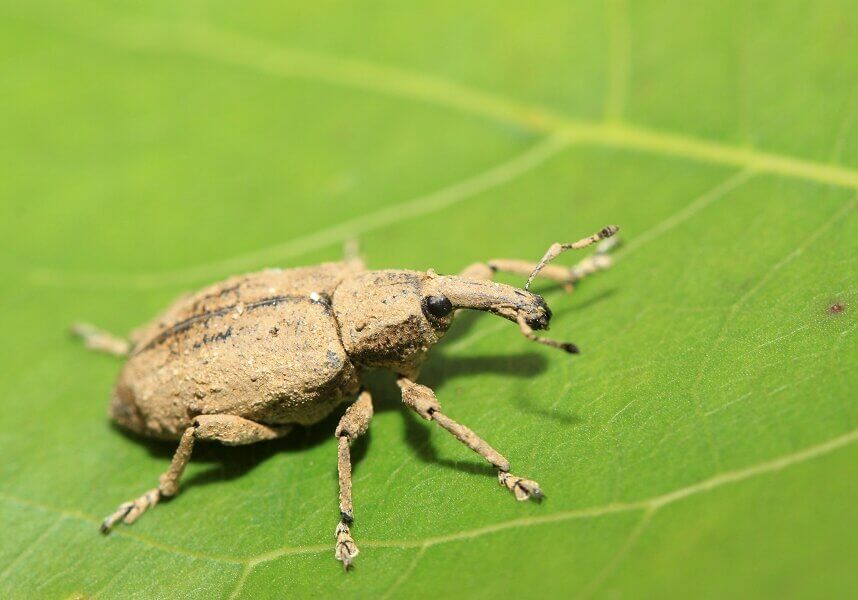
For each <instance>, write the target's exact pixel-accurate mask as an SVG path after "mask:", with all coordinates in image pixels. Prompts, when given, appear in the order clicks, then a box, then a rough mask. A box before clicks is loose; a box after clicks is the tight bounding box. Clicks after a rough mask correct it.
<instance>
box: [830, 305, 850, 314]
mask: <svg viewBox="0 0 858 600" xmlns="http://www.w3.org/2000/svg"><path fill="white" fill-rule="evenodd" d="M844 310H846V305H845V304H843V303H842V302H835V303H834V304H832V305H831V306H829V307H828V312H829V313H830V314H832V315H839V314H840V313H842V312H843V311H844Z"/></svg>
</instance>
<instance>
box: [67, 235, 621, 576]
mask: <svg viewBox="0 0 858 600" xmlns="http://www.w3.org/2000/svg"><path fill="white" fill-rule="evenodd" d="M617 230H618V228H617V227H615V226H609V227H606V228H604V229H602V230H601V231H599V232H598V233H596V234H594V235H591V236H589V237H586V238H584V239H582V240H579V241H578V242H575V243H573V244H553V245H552V246H551V247H550V248H549V249H548V252H546V254H545V255H544V256H543V258H542V260H540V261H539V262H538V263H535V264H534V263H528V262H526V261H521V260H510V259H501V260H491V261H488V262H482V263H475V264H473V265H471V266H470V267H468V268H466V269H465V270H464V271H463V272H462V273H461V274H460V275H458V276H442V275H438V274H437V273H435V272H434V271H432V270H429V271H426V272H419V271H409V270H379V271H370V270H366V269H365V268H364V265H363V263H362V261H361V260H360V259H359V258H358V257H356V256H351V257H347V259H346V260H344V261H342V262H338V263H326V264H321V265H318V266H314V267H306V268H296V269H289V270H279V269H269V270H266V271H261V272H258V273H251V274H247V275H242V276H238V277H232V278H230V279H227V280H225V281H223V282H220V283H216V284H214V285H211V286H209V287H207V288H205V289H203V290H201V291H199V292H197V293H195V294H191V295H188V296H185V297H182V298H180V299H179V300H177V301H176V302H175V303H174V304H173V305H172V306H170V307H169V308H168V309H167V310H166V311H165V312H164V313H163V314H161V315H160V316H159V317H157V318H156V319H154V320H153V321H152V322H151V323H149V324H148V325H145V326H143V327H142V328H140V329H138V330H137V331H135V332H134V333H132V334H131V336H130V339H128V340H125V339H120V338H117V337H114V336H112V335H110V334H109V333H107V332H105V331H103V330H100V329H98V328H96V327H93V326H91V325H85V324H78V325H76V326H74V327H73V331H74V333H76V334H77V335H79V336H80V337H82V338H83V339H84V341H85V343H86V345H87V347H89V348H90V349H93V350H100V351H104V352H108V353H110V354H114V355H119V356H125V357H127V361H126V362H125V365H124V367H123V368H122V370H121V372H120V374H119V377H118V380H117V382H116V385H115V387H114V390H113V393H112V397H111V400H110V406H109V411H108V413H109V416H110V418H112V419H113V420H114V421H115V422H116V423H117V424H118V425H119V426H121V427H123V428H125V429H127V430H130V431H132V432H134V433H136V434H139V435H141V436H145V437H150V438H158V439H166V440H178V447H177V449H176V452H175V455H174V456H173V459H172V462H171V463H170V466H169V467H168V468H167V470H166V471H165V472H164V473H163V474H162V475H161V477H160V479H159V483H158V486H157V487H155V488H152V489H150V490H149V491H147V492H145V493H144V494H142V495H141V496H140V497H138V498H135V499H133V500H131V501H129V502H125V503H123V504H120V505H119V507H118V508H117V509H116V511H115V512H113V513H112V514H110V515H109V516H108V517H107V518H106V519H104V522H103V523H102V525H101V530H102V531H103V532H104V533H108V532H109V531H110V530H111V528H113V527H114V526H115V525H116V524H118V523H119V522H120V521H122V522H124V523H126V524H129V525H130V524H131V523H133V522H134V521H136V520H137V519H138V518H139V517H140V516H141V515H142V514H143V513H145V512H146V511H147V510H149V509H151V508H152V507H154V506H155V505H156V504H157V503H158V502H159V501H160V500H162V499H164V498H170V497H172V496H175V495H176V493H177V492H178V491H179V480H180V479H181V477H182V472H183V471H184V470H185V466H186V465H187V464H188V461H189V460H190V458H191V453H192V451H193V448H194V444H195V443H196V442H197V441H215V442H220V443H222V444H226V445H231V446H233V445H242V444H252V443H255V442H260V441H263V440H271V439H275V438H279V437H282V436H284V435H286V434H287V433H288V432H289V431H290V430H291V429H292V428H294V427H295V426H308V425H313V424H315V423H318V422H319V421H321V420H323V419H324V418H325V417H327V416H328V415H330V414H331V413H332V412H333V411H335V410H336V409H337V407H338V406H340V405H341V404H343V403H345V402H346V401H348V400H350V399H354V401H353V402H352V403H351V404H350V405H349V406H348V407H347V408H346V409H345V411H344V413H343V415H342V418H341V419H340V420H339V424H338V425H337V427H336V430H335V432H334V435H335V437H336V439H337V470H338V479H339V509H340V510H339V512H340V518H339V522H338V524H337V526H336V529H335V532H334V538H335V542H334V555H335V557H336V558H337V559H338V560H340V561H342V564H343V566H344V567H345V568H346V569H348V567H349V566H350V565H351V564H352V561H353V560H354V558H355V556H357V554H358V548H357V545H356V544H355V541H354V539H353V538H352V534H351V527H352V524H353V520H354V513H353V508H352V477H351V469H352V465H351V456H350V447H351V444H352V443H353V442H354V441H355V439H356V438H358V437H359V436H360V435H362V434H363V433H365V432H366V431H367V429H368V427H369V424H370V420H371V419H372V415H373V405H372V396H371V395H370V393H369V391H368V390H367V389H365V388H364V387H363V386H362V384H361V376H362V373H363V372H364V371H365V370H367V369H387V370H390V371H392V372H393V373H395V375H396V376H397V384H398V386H399V388H400V389H401V393H402V401H403V403H404V404H405V405H406V406H407V407H408V408H410V409H412V410H414V411H415V412H416V413H417V414H418V415H420V416H421V417H422V418H424V419H426V420H428V421H434V422H435V423H437V424H438V425H440V426H441V427H442V428H443V429H445V430H446V431H448V432H449V433H451V434H453V436H455V437H456V438H457V439H458V440H459V441H460V442H462V443H463V444H465V445H466V446H467V447H468V448H470V449H471V450H473V451H474V452H476V453H477V454H479V455H480V456H482V457H483V458H484V459H485V460H487V461H488V462H489V463H490V464H491V466H492V467H493V468H494V469H495V470H496V471H497V476H498V481H499V483H500V485H501V486H503V487H505V488H507V489H508V490H510V491H511V492H512V493H513V494H514V496H515V498H517V499H518V500H527V499H528V498H534V499H539V498H541V497H542V491H541V490H540V487H539V484H537V483H536V482H535V481H533V480H531V479H526V478H523V477H518V476H516V475H513V474H512V473H511V472H510V463H509V461H508V460H507V459H506V458H504V456H503V455H501V454H500V453H499V452H497V451H496V450H495V449H494V448H492V447H491V446H490V445H489V444H488V443H487V442H486V441H484V440H483V439H482V438H481V437H479V436H478V435H477V434H476V433H474V432H473V431H472V430H470V429H469V428H468V427H466V426H464V425H462V424H460V423H458V422H456V421H454V420H453V419H452V418H450V417H449V416H447V413H446V412H445V411H443V410H442V409H441V405H440V403H439V402H438V400H437V398H436V397H435V393H434V392H433V390H432V389H430V388H429V387H427V386H425V385H422V384H419V383H417V381H416V380H417V378H418V374H419V372H420V367H421V365H422V364H423V362H424V361H425V360H426V358H427V354H428V352H429V350H430V349H431V348H432V346H434V345H435V344H436V343H437V342H438V341H439V340H440V339H441V338H442V336H443V335H444V333H445V332H446V331H447V330H448V329H449V327H450V325H451V324H452V322H453V318H454V316H455V315H456V313H457V312H458V311H460V310H464V309H474V310H480V311H486V312H490V313H493V314H495V315H498V316H500V317H503V318H505V319H508V320H510V321H512V322H514V323H516V324H517V325H518V328H519V331H520V332H521V333H522V334H523V335H525V336H526V337H527V338H529V339H531V340H533V341H536V342H539V343H543V344H546V345H548V346H552V347H555V348H559V349H562V350H565V351H567V352H570V353H577V352H578V349H577V347H576V346H575V345H574V344H569V343H561V342H557V341H554V340H550V339H547V338H544V337H540V336H539V335H537V334H536V333H535V331H538V330H544V329H547V328H548V324H549V321H550V320H551V311H550V310H549V308H548V305H547V304H546V303H545V300H544V299H543V298H542V297H541V296H539V295H537V294H534V293H531V292H530V291H529V287H530V283H531V281H532V280H533V279H534V277H536V276H541V277H545V278H547V279H551V280H554V281H556V282H559V283H560V284H562V285H564V286H566V287H567V289H569V290H571V289H572V286H574V285H575V284H576V283H577V282H578V281H580V280H581V279H582V278H584V277H585V276H587V275H589V274H591V273H594V272H596V271H599V270H601V269H604V268H606V267H607V266H609V264H610V258H609V256H608V255H607V250H608V249H609V247H610V245H611V244H612V242H613V241H614V240H615V239H616V238H614V239H608V238H611V237H612V236H613V235H614V234H615V233H616V232H617ZM602 240H604V241H602ZM597 242H601V243H600V244H599V246H598V247H597V250H596V252H595V253H594V254H592V255H590V256H588V257H587V258H585V259H584V260H582V261H581V262H579V263H578V264H577V265H576V266H574V267H572V268H563V267H560V266H557V265H549V264H548V263H549V262H550V261H551V260H553V259H554V258H556V257H557V256H558V255H560V254H561V253H562V252H564V251H565V250H570V249H578V248H584V247H586V246H589V245H591V244H595V243H597ZM497 272H510V273H514V274H518V275H521V276H528V279H527V284H526V285H525V288H524V289H519V288H515V287H513V286H510V285H504V284H500V283H496V282H494V281H492V279H493V277H494V275H495V273H497Z"/></svg>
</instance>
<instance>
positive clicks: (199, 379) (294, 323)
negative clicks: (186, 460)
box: [110, 272, 359, 437]
mask: <svg viewBox="0 0 858 600" xmlns="http://www.w3.org/2000/svg"><path fill="white" fill-rule="evenodd" d="M286 273H289V272H286ZM301 275H302V276H301V277H297V278H295V277H293V278H289V279H288V281H287V282H286V283H285V284H279V283H278V282H277V280H276V278H274V279H272V278H270V277H261V276H248V277H245V278H243V279H242V282H241V284H239V286H238V287H235V285H234V284H233V285H230V286H227V285H226V284H222V287H223V289H224V290H229V291H226V292H225V293H224V294H220V293H215V292H216V288H209V289H208V290H205V291H204V292H201V293H200V294H197V296H195V297H190V298H187V299H184V300H182V301H180V302H179V303H177V306H174V307H173V308H171V309H170V310H168V311H167V313H165V315H164V317H162V318H161V319H159V320H158V321H156V323H155V324H153V325H152V326H150V327H147V328H146V329H145V330H143V331H141V334H139V335H138V337H137V340H136V341H137V346H136V347H135V350H134V352H133V354H132V356H131V358H130V359H129V361H128V363H127V364H126V366H125V368H124V369H123V371H122V373H121V375H120V378H119V381H118V382H117V386H116V390H115V392H114V398H113V401H112V403H111V411H110V412H111V416H112V417H113V418H114V419H115V420H116V421H117V422H118V423H120V424H121V425H123V426H125V427H127V428H130V429H132V430H134V431H138V432H139V433H142V434H145V435H150V436H153V437H176V436H178V435H180V434H181V432H182V431H183V430H184V428H186V427H187V426H188V425H190V423H191V422H192V420H193V418H194V417H195V416H197V415H199V414H232V415H237V416H241V417H245V418H248V419H251V420H254V421H258V422H261V423H268V424H281V423H298V424H312V423H315V422H318V421H319V420H321V419H323V418H324V417H325V416H327V415H328V414H329V413H330V412H331V411H332V410H333V409H334V407H336V405H337V404H339V403H340V402H341V401H342V400H343V398H344V397H346V396H351V395H353V394H355V393H356V392H357V390H358V387H359V381H358V374H357V372H356V370H355V367H354V366H353V364H352V363H351V361H350V360H349V358H348V356H347V355H346V352H345V350H344V349H343V346H342V343H341V341H340V338H339V332H338V329H337V323H336V320H335V318H334V316H333V314H332V311H331V307H330V302H329V299H328V293H329V292H328V289H330V286H331V285H335V283H334V282H335V279H336V278H334V277H329V276H327V275H329V274H326V273H323V275H326V276H325V277H313V276H312V275H310V276H306V274H305V273H301ZM297 279H300V280H304V281H297ZM260 280H264V281H260ZM314 280H315V281H314ZM313 284H316V286H318V287H316V289H313V287H314V285H313ZM323 284H324V285H323ZM326 287H327V288H328V289H326ZM319 288H321V289H319ZM250 289H252V290H256V292H258V293H252V294H251V293H248V290H250ZM242 290H244V291H242ZM263 292H265V293H263ZM304 292H306V293H304ZM215 299H217V301H215ZM178 305H182V306H181V307H180V306H178ZM203 306H204V307H205V308H206V310H203V311H202V312H195V311H194V310H192V309H193V307H203ZM177 308H181V309H182V310H177Z"/></svg>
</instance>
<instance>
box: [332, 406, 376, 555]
mask: <svg viewBox="0 0 858 600" xmlns="http://www.w3.org/2000/svg"><path fill="white" fill-rule="evenodd" d="M372 412H373V411H372V396H370V395H369V392H368V391H366V390H362V391H361V393H360V395H359V396H358V399H357V400H355V402H354V404H352V405H351V406H349V407H348V408H347V409H346V413H345V414H344V415H343V418H342V419H340V422H339V424H338V425H337V429H336V437H337V473H338V475H339V483H340V522H339V524H337V529H336V531H335V532H334V535H335V536H336V539H337V544H336V547H335V549H334V556H335V557H336V558H337V560H339V561H342V563H343V568H345V569H348V568H349V566H351V564H352V561H353V560H354V558H355V556H357V555H358V552H359V550H358V547H357V545H355V541H354V539H352V534H351V531H350V530H349V525H351V523H352V521H354V509H353V507H352V457H351V444H352V442H354V441H355V440H356V439H357V438H358V437H360V436H361V435H363V434H364V433H366V430H367V429H369V422H370V420H372Z"/></svg>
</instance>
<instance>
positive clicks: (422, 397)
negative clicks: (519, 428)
mask: <svg viewBox="0 0 858 600" xmlns="http://www.w3.org/2000/svg"><path fill="white" fill-rule="evenodd" d="M396 383H397V384H398V385H399V387H400V389H401V390H402V401H403V402H405V404H406V405H407V406H408V407H409V408H411V409H412V410H414V412H416V413H417V414H418V415H420V416H421V417H423V418H424V419H426V420H428V421H435V422H436V423H438V425H440V426H441V427H443V428H444V429H446V430H447V431H449V432H450V433H452V434H453V435H454V436H456V439H458V440H459V441H460V442H462V443H463V444H465V445H466V446H467V447H468V448H470V449H471V450H473V451H474V452H476V453H477V454H479V455H480V456H482V457H483V458H485V459H486V460H487V461H489V462H490V463H491V465H492V466H493V467H494V468H495V469H497V470H498V481H499V482H500V484H501V485H502V486H504V487H506V488H507V489H508V490H510V491H511V492H512V493H513V494H515V497H516V499H517V500H527V499H528V498H534V499H537V500H538V499H540V498H542V490H540V489H539V484H538V483H536V482H535V481H531V480H530V479H523V478H521V477H516V476H515V475H512V474H511V473H510V472H509V461H508V460H507V459H506V458H504V457H503V456H502V455H501V454H500V453H499V452H498V451H497V450H495V449H494V448H492V447H491V446H490V445H489V444H488V442H486V441H485V440H484V439H482V438H481V437H479V436H478V435H477V434H476V433H474V432H473V431H471V430H470V429H468V428H467V427H465V426H464V425H462V424H461V423H457V422H456V421H454V420H453V419H451V418H450V417H448V416H447V415H445V414H444V413H443V412H441V405H440V404H439V403H438V399H437V398H435V392H433V391H432V390H431V389H430V388H428V387H426V386H425V385H420V384H419V383H414V382H413V381H411V380H410V379H408V378H406V377H399V379H397V381H396Z"/></svg>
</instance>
